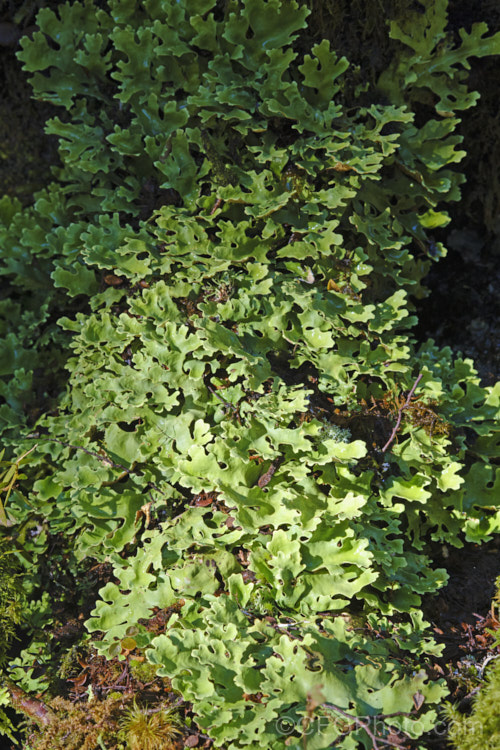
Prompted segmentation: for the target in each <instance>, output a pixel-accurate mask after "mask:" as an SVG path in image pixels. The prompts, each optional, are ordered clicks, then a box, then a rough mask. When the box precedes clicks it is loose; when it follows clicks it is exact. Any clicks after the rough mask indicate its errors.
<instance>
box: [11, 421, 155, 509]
mask: <svg viewBox="0 0 500 750" xmlns="http://www.w3.org/2000/svg"><path fill="white" fill-rule="evenodd" d="M26 440H45V441H46V442H47V443H59V445H64V447H65V448H74V450H77V451H83V452H84V453H86V454H87V456H93V457H94V458H97V460H98V461H102V463H103V464H105V465H106V466H111V467H112V468H113V469H121V470H122V471H124V472H125V474H137V472H136V471H134V467H133V466H132V467H131V468H130V469H127V467H126V466H123V464H117V463H115V461H112V460H111V459H110V458H108V456H101V454H100V453H95V451H89V450H87V448H84V447H83V445H73V443H66V442H65V441H64V440H58V439H57V438H49V437H44V436H43V435H28V436H27V438H26ZM35 448H36V446H35ZM33 450H34V449H33ZM147 486H148V487H151V489H153V490H156V491H157V492H159V493H160V495H163V497H165V493H164V492H162V490H160V488H159V487H158V486H157V485H156V484H155V483H154V482H148V484H147Z"/></svg>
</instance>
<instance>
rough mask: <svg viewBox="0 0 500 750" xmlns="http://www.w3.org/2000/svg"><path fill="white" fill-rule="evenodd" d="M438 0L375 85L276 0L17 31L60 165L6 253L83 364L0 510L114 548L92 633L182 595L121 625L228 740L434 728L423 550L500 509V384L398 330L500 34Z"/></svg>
mask: <svg viewBox="0 0 500 750" xmlns="http://www.w3.org/2000/svg"><path fill="white" fill-rule="evenodd" d="M97 6H98V7H97ZM446 7H447V5H446V2H445V0H440V2H438V3H431V2H427V0H426V1H425V2H422V3H421V11H419V12H415V13H412V14H410V13H409V14H408V15H407V16H404V17H400V16H398V17H395V18H394V20H393V21H392V22H391V24H390V26H389V35H390V37H391V39H392V40H393V41H394V42H397V44H396V43H395V44H394V45H393V47H392V49H393V50H394V53H393V57H392V58H391V61H390V63H388V65H387V67H386V68H385V69H384V71H383V73H382V74H381V75H380V77H379V78H378V80H377V81H376V82H375V83H373V82H372V83H371V84H370V82H369V81H368V80H367V81H365V82H364V84H363V86H360V87H356V86H354V87H353V86H352V80H353V79H352V78H350V77H349V76H350V62H349V61H348V60H347V59H346V58H345V57H343V56H340V55H338V54H337V52H336V51H335V49H333V48H332V47H331V45H330V43H329V42H328V40H327V39H322V40H320V41H314V42H312V36H313V34H312V32H311V31H310V30H309V29H308V17H309V9H308V7H307V5H306V4H298V3H296V2H294V1H293V0H291V1H290V2H287V3H286V4H285V3H282V2H280V0H241V2H240V1H236V0H232V1H231V2H228V3H225V4H222V3H218V2H215V0H178V2H172V1H171V0H145V1H144V2H136V0H108V2H102V3H98V4H95V3H94V2H92V0H86V1H85V2H74V3H72V4H67V5H63V6H61V7H60V8H59V9H58V12H57V13H55V12H53V11H51V10H49V9H44V10H42V11H41V12H40V13H39V15H38V25H39V31H36V32H35V33H34V35H33V38H32V39H31V40H29V39H24V40H23V42H22V50H21V52H20V53H19V57H20V59H21V61H22V62H23V64H24V68H25V70H26V71H27V72H28V73H30V74H32V77H31V81H32V84H33V87H34V91H35V95H36V96H37V97H38V98H41V99H43V100H45V101H49V102H52V103H53V104H55V105H57V106H59V107H61V108H62V110H63V111H62V114H61V116H60V117H57V116H56V117H54V118H52V119H51V120H50V121H49V123H48V125H47V129H48V132H50V133H52V134H54V135H56V136H57V137H58V138H59V149H60V156H61V161H62V167H61V168H60V170H58V172H57V175H56V177H57V180H56V181H55V182H54V183H53V184H51V185H50V186H49V187H48V188H47V189H46V190H44V191H42V192H40V193H39V194H38V195H37V200H36V202H35V204H34V206H33V207H32V208H29V209H26V210H24V211H21V210H18V207H17V206H16V207H15V208H16V210H15V211H11V214H12V215H11V216H9V222H8V225H7V222H5V228H2V230H1V231H2V234H1V235H0V240H1V241H2V243H3V247H6V248H8V252H6V253H5V254H4V255H3V256H2V267H1V273H2V274H3V275H4V276H5V278H6V279H7V280H8V283H9V284H10V285H11V286H12V288H13V289H16V290H18V291H19V290H21V291H20V292H19V293H25V294H28V293H30V290H35V293H36V294H38V293H39V292H40V289H41V288H42V285H43V284H45V285H48V288H49V290H50V291H49V293H48V299H49V302H48V304H49V308H47V310H49V311H53V310H54V309H57V310H58V311H59V312H60V313H61V317H60V318H59V320H58V324H57V326H58V327H57V333H56V332H55V329H52V328H50V326H49V323H47V326H48V327H47V328H44V330H46V331H47V339H46V341H45V343H44V344H39V343H37V344H36V346H35V347H34V348H35V350H36V352H37V356H39V357H45V358H47V357H49V352H52V348H51V347H53V345H54V344H55V343H56V342H62V344H61V346H62V348H63V350H64V351H63V353H62V356H64V357H65V356H67V357H68V359H67V362H66V367H67V371H68V382H67V386H66V388H65V390H64V392H63V393H62V395H61V396H59V397H56V404H57V407H53V408H50V409H48V408H46V409H44V410H43V413H42V414H41V415H40V417H39V419H38V421H37V422H36V425H34V426H32V425H30V428H31V430H32V432H31V437H30V438H28V437H26V445H29V446H30V447H31V446H32V445H33V442H32V439H35V440H36V444H37V445H36V449H35V450H34V452H33V455H32V464H33V473H32V487H31V493H30V496H29V499H30V507H29V509H27V507H26V505H25V504H23V503H21V502H17V501H13V502H12V504H11V511H10V512H11V516H12V520H13V521H15V522H17V523H19V524H22V523H23V521H24V520H25V518H26V515H27V514H28V515H29V514H34V515H35V516H37V517H41V518H43V520H44V523H45V524H46V525H47V527H48V528H49V529H50V533H51V534H53V535H55V536H57V535H59V536H60V537H61V536H62V537H63V538H64V539H65V540H66V543H67V544H69V545H71V549H72V552H74V554H75V555H76V556H77V558H78V559H79V560H81V561H83V560H84V559H88V558H94V559H95V560H97V561H111V562H112V563H113V566H114V576H115V579H114V580H113V581H110V582H109V583H107V584H106V585H105V586H104V587H103V588H102V589H101V591H100V595H99V599H98V601H97V603H96V606H95V609H94V610H93V611H92V613H91V617H90V618H89V619H88V620H87V628H88V630H89V631H90V632H91V633H94V632H100V633H101V634H102V639H101V640H99V641H97V642H96V644H95V645H96V647H97V648H98V649H99V650H100V651H101V653H103V654H105V655H106V656H108V657H111V656H117V655H120V653H121V650H122V640H123V638H125V636H126V635H127V631H128V629H129V628H130V627H131V626H134V625H135V624H137V623H139V621H140V620H143V619H144V618H148V617H150V616H151V613H152V612H155V611H157V609H160V610H162V609H164V608H166V607H170V606H174V605H175V606H176V607H177V610H178V611H177V612H176V613H175V614H174V615H172V617H170V619H169V620H168V624H167V625H166V626H165V632H164V633H162V634H157V633H152V632H151V631H148V630H147V629H145V628H142V629H139V630H138V632H137V635H135V636H134V641H135V642H136V645H137V647H138V648H139V649H142V650H143V651H144V653H145V655H146V656H147V658H148V660H149V662H150V664H152V665H154V666H155V667H156V669H157V671H158V674H159V675H161V676H165V677H169V678H170V679H171V680H172V685H173V687H174V689H175V690H177V691H179V692H180V693H181V694H182V696H183V697H184V699H185V700H187V701H190V703H191V704H192V707H193V711H194V715H195V716H196V722H197V723H198V725H199V727H201V729H202V731H203V732H204V733H205V734H207V735H208V736H209V737H210V738H211V739H212V740H213V741H214V743H215V746H216V747H221V748H222V747H224V748H227V749H231V750H233V749H234V750H236V748H238V749H239V748H262V747H266V748H270V749H271V748H272V749H273V750H274V748H276V749H278V748H279V749H281V748H284V747H296V748H298V747H303V745H304V742H305V741H306V739H305V738H306V729H307V743H308V745H307V746H308V748H309V749H310V750H314V749H316V748H317V750H321V748H327V747H330V746H331V745H332V743H334V744H335V746H336V747H339V748H344V750H348V748H352V747H354V746H355V745H356V743H358V742H359V743H362V745H363V746H364V747H366V748H368V747H370V742H371V740H370V735H369V734H368V733H367V732H366V726H364V725H363V723H362V722H361V723H360V721H358V718H360V717H365V718H366V717H368V718H370V717H371V718H373V720H374V721H375V722H376V726H377V732H378V736H379V737H380V739H382V740H386V739H387V737H388V735H389V732H392V734H391V737H394V733H397V735H398V737H399V738H401V740H403V739H404V738H408V737H417V736H419V735H420V734H422V733H423V732H425V731H427V730H429V729H430V728H432V726H433V725H434V723H435V721H436V717H437V714H436V710H435V707H436V704H438V703H439V702H440V701H441V700H442V698H443V696H444V695H445V692H446V691H445V687H444V685H443V684H442V683H441V682H440V681H438V682H431V681H430V680H429V678H428V676H427V673H426V672H425V665H426V663H427V660H428V658H429V657H430V656H431V655H432V654H436V653H437V652H438V651H439V648H438V647H437V646H436V644H435V643H434V642H433V640H432V638H431V636H430V634H429V629H428V625H427V623H425V621H424V620H423V619H422V615H421V612H420V604H421V597H422V595H424V594H428V593H432V592H434V591H436V590H437V589H438V588H439V587H440V586H442V585H443V583H444V582H445V581H446V572H445V571H444V570H441V569H436V568H435V566H434V565H433V563H432V560H431V559H430V558H429V555H428V544H429V542H430V541H439V542H446V543H447V544H455V545H461V544H463V539H464V538H466V539H469V540H473V541H481V540H484V539H487V538H490V537H491V535H492V534H493V533H495V532H496V531H498V529H499V528H500V512H499V508H498V507H497V504H496V503H495V501H494V500H492V498H494V497H495V496H496V495H498V493H496V495H495V492H494V490H492V489H491V487H492V485H493V486H495V482H496V483H497V485H498V482H499V481H500V480H499V479H498V478H497V476H498V468H497V466H496V464H495V461H494V459H495V457H496V456H498V438H497V433H496V432H495V429H496V428H495V423H496V420H497V419H498V415H499V411H500V390H499V387H498V385H497V386H496V387H495V388H482V387H481V386H480V384H479V378H478V376H477V374H476V372H475V370H474V367H473V363H472V362H471V361H470V360H462V359H456V360H454V359H453V357H452V355H451V352H450V351H449V350H440V349H438V348H437V347H436V346H435V345H434V343H433V342H432V341H431V342H428V343H427V344H425V345H424V346H423V347H420V348H419V347H417V345H416V343H415V340H414V338H413V336H412V326H413V325H414V323H415V317H414V315H413V312H414V308H413V305H412V302H411V299H410V296H412V297H418V296H419V295H422V294H423V293H424V290H423V288H422V279H423V277H424V276H425V274H426V273H427V270H428V269H429V266H430V264H431V263H432V262H433V261H434V260H437V259H438V258H439V257H441V256H443V255H444V254H445V252H446V250H445V248H444V247H443V246H442V245H441V244H440V243H435V242H434V240H433V231H434V230H435V229H436V228H439V227H443V226H445V225H446V224H447V222H448V216H447V213H446V204H447V203H448V202H449V201H455V200H458V199H459V198H460V184H461V183H462V182H463V175H462V174H461V173H460V171H458V169H457V167H456V164H457V163H458V162H459V161H460V160H461V159H462V157H463V155H464V153H465V152H464V151H463V150H462V148H461V138H460V136H459V135H458V134H457V132H456V129H457V126H458V123H459V113H460V112H461V111H462V110H463V109H464V108H467V107H470V106H472V105H473V104H474V102H475V99H476V97H475V95H474V93H473V92H469V91H468V89H467V86H466V73H467V69H468V66H469V59H470V58H471V57H473V56H482V55H486V54H497V53H498V52H499V51H500V35H498V34H497V35H488V32H487V29H486V28H485V27H484V25H481V24H479V25H477V26H474V27H473V28H472V29H471V30H470V32H468V33H466V32H463V34H462V35H461V42H460V43H459V44H458V45H457V44H456V43H455V42H454V41H452V40H451V39H450V38H449V37H448V35H447V33H446ZM308 40H309V41H311V42H312V43H311V44H310V45H309V46H308V44H307V42H308ZM351 72H352V71H351ZM422 107H427V109H426V110H425V111H426V112H427V116H426V117H425V118H422V111H423V110H422ZM28 258H29V259H30V262H29V263H28V260H27V259H28ZM23 315H24V313H22V314H20V316H21V319H22V320H23V325H26V324H25V322H24V319H23V318H22V316H23ZM47 315H48V318H47V320H48V321H50V325H52V324H53V321H52V320H51V318H50V313H49V312H48V313H47ZM16 325H17V328H18V330H19V331H20V330H21V323H16ZM23 330H24V329H23ZM25 330H28V329H25ZM29 330H30V331H31V329H29ZM49 331H50V335H49ZM52 331H54V333H53V334H52ZM13 335H14V336H15V335H18V336H20V334H19V333H17V334H13ZM58 345H59V344H58ZM30 351H31V349H30V348H29V346H28V345H27V346H26V355H25V359H26V361H24V360H22V362H21V363H20V364H19V366H16V365H15V363H12V364H11V365H10V369H9V371H8V372H6V373H5V374H6V375H14V376H15V377H16V378H20V377H21V374H22V373H23V372H28V371H29V366H30V363H29V361H28V360H29V357H30ZM50 356H51V355H50ZM23 368H24V369H23ZM417 399H418V400H417ZM417 404H420V406H421V408H420V409H418V408H417V406H416V405H417ZM426 405H427V406H426ZM10 408H11V409H14V407H13V406H10ZM426 409H427V411H426ZM429 410H430V411H432V414H433V415H434V416H435V422H436V421H437V423H438V424H446V426H447V427H446V429H443V430H439V429H436V430H431V429H427V427H428V425H427V424H426V423H425V420H424V416H425V415H427V416H428V412H429ZM14 411H15V409H14ZM18 411H19V410H18ZM9 414H10V412H9ZM422 415H424V416H422ZM22 425H23V422H22V420H21V418H19V422H18V423H16V426H15V428H16V430H17V440H18V441H21V443H22V440H21V437H22V433H23V426H22ZM26 432H27V430H24V435H26ZM350 610H352V611H353V612H355V613H356V614H357V616H361V617H362V619H363V620H364V622H365V623H367V622H369V618H373V617H375V618H378V620H379V621H380V619H381V618H382V617H384V618H387V619H386V620H385V622H386V625H385V626H384V632H383V634H382V635H381V636H380V637H378V638H373V637H372V635H371V634H370V630H369V628H368V627H367V628H365V629H363V628H353V627H351V625H350V622H351V621H350V614H349V611H350ZM359 613H361V615H360V614H359ZM394 615H396V616H395V617H393V616H394ZM391 618H393V619H391ZM399 636H401V638H400V639H399ZM417 636H418V637H417ZM400 643H406V645H405V647H404V648H403V650H401V648H400V646H399V645H398V644H400ZM313 696H315V698H314V699H313ZM421 696H423V698H424V700H423V701H422V700H421ZM336 711H337V713H336ZM339 712H340V713H339ZM342 712H343V713H342ZM398 712H400V713H398ZM395 713H397V716H394V714H395ZM387 715H391V719H390V722H389V720H387V722H386V721H385V719H384V717H386V716H387ZM339 716H343V717H344V719H345V718H346V716H347V719H348V720H349V719H351V721H350V723H349V721H348V722H347V724H346V723H345V722H342V721H339ZM353 717H354V718H353ZM285 719H286V721H285ZM287 722H288V723H287ZM285 725H286V726H287V727H288V729H286V731H285V729H284V727H285Z"/></svg>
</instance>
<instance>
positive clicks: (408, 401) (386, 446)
mask: <svg viewBox="0 0 500 750" xmlns="http://www.w3.org/2000/svg"><path fill="white" fill-rule="evenodd" d="M421 379H422V373H420V375H419V376H418V377H417V379H416V380H415V382H414V383H413V385H412V387H411V391H410V392H409V394H408V396H407V398H406V401H405V402H404V404H403V406H402V407H401V408H400V409H399V411H398V419H397V422H396V426H395V427H394V429H393V431H392V432H391V436H390V438H389V440H388V441H387V443H386V444H385V445H384V447H383V448H382V453H385V452H386V450H387V448H388V447H389V446H390V444H391V443H392V441H393V440H394V438H395V437H396V434H397V431H398V430H399V425H400V424H401V418H402V416H403V412H404V410H405V409H407V408H408V407H409V405H410V403H411V399H412V396H413V394H414V393H415V388H416V387H417V385H418V384H419V382H420V380H421Z"/></svg>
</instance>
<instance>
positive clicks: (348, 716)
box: [322, 703, 412, 750]
mask: <svg viewBox="0 0 500 750" xmlns="http://www.w3.org/2000/svg"><path fill="white" fill-rule="evenodd" d="M322 705H323V707H324V708H329V709H331V710H332V711H336V712H337V713H339V714H340V715H341V716H344V717H345V718H346V719H349V720H350V721H353V722H354V723H355V724H356V725H357V726H358V727H359V728H360V729H364V731H365V732H366V734H367V735H368V737H369V738H370V739H371V741H372V743H373V750H380V749H379V745H378V744H377V743H378V742H381V743H382V744H383V745H390V746H391V747H402V745H400V744H399V743H395V742H394V741H393V740H391V741H389V740H384V739H383V738H382V737H375V735H374V733H373V732H372V730H371V729H370V727H369V726H368V724H367V722H365V721H362V720H361V719H360V718H359V717H358V716H354V715H353V714H348V713H347V711H344V710H343V709H342V708H339V706H335V705H334V704H333V703H323V704H322ZM411 715H412V714H411V713H405V712H404V711H396V712H395V713H393V714H377V715H376V716H373V717H372V718H374V719H390V718H393V717H395V716H411ZM342 734H344V735H345V734H346V733H345V732H343V733H342ZM338 739H340V738H338ZM336 741H337V740H335V742H336ZM335 742H334V744H335Z"/></svg>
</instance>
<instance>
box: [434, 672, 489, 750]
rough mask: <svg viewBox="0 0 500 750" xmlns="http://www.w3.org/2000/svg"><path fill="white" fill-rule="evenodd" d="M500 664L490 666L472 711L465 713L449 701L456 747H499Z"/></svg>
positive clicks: (461, 749) (451, 735)
mask: <svg viewBox="0 0 500 750" xmlns="http://www.w3.org/2000/svg"><path fill="white" fill-rule="evenodd" d="M499 702H500V663H499V662H498V660H495V662H494V663H493V664H492V665H491V666H490V668H489V669H488V674H487V677H486V680H485V681H484V683H483V685H482V686H481V689H480V690H479V692H478V693H477V694H476V696H475V697H474V699H473V704H472V711H471V713H470V714H468V715H466V714H461V713H460V712H459V711H458V709H456V708H454V707H453V706H451V705H450V704H448V706H447V708H446V710H445V714H446V718H447V720H448V722H449V729H448V732H449V734H448V740H449V742H450V744H451V745H452V747H454V748H455V749H456V750H477V748H485V750H499V748H500V716H499V713H498V705H499Z"/></svg>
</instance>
